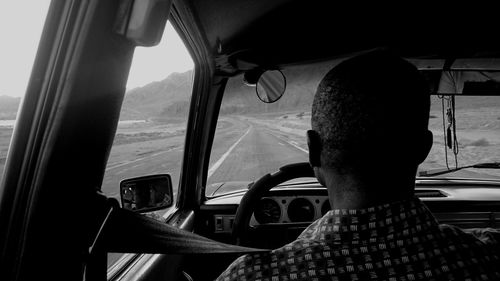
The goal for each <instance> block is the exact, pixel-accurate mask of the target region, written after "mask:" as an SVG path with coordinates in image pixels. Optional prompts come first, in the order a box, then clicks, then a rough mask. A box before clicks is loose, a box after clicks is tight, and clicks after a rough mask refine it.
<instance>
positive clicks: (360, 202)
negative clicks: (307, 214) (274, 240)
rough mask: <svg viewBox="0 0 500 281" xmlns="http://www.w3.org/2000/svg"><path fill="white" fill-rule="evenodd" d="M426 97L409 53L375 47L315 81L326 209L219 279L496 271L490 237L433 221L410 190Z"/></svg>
mask: <svg viewBox="0 0 500 281" xmlns="http://www.w3.org/2000/svg"><path fill="white" fill-rule="evenodd" d="M429 107H430V97H429V94H428V89H427V86H426V83H425V82H424V80H423V78H422V77H421V76H420V74H419V73H418V71H417V69H416V68H415V67H414V66H413V65H411V64H410V63H409V62H407V61H405V60H403V59H401V58H399V57H397V56H394V55H392V54H391V53H389V52H387V51H375V52H371V53H368V54H364V55H361V56H358V57H355V58H352V59H349V60H346V61H344V62H342V63H340V64H339V65H338V66H336V67H334V68H333V69H332V70H330V72H328V74H326V76H325V77H324V78H323V80H322V81H321V82H320V84H319V86H318V89H317V92H316V95H315V97H314V102H313V108H312V117H311V123H312V130H311V131H308V145H309V154H310V155H309V161H310V164H311V166H312V167H313V168H314V172H315V175H316V177H317V178H318V180H319V182H320V183H321V184H322V185H324V186H326V187H327V189H328V194H329V199H330V203H331V206H332V210H331V211H330V212H328V213H327V214H326V215H325V216H324V217H323V218H321V219H319V220H317V221H316V222H314V223H313V224H311V225H310V226H309V227H308V228H307V229H306V230H305V231H304V232H303V233H302V234H301V235H300V236H299V237H298V239H297V240H296V241H294V242H292V243H290V244H288V245H286V246H284V247H282V248H279V249H276V250H273V251H272V252H270V253H266V254H253V255H246V256H242V257H240V258H238V259H237V260H236V261H235V262H233V264H232V265H231V266H230V267H229V268H228V269H227V270H226V271H225V272H224V273H222V275H221V276H220V277H219V279H218V280H497V279H500V274H499V270H500V262H499V256H498V249H499V246H498V243H497V242H496V241H494V240H493V239H489V240H487V239H484V238H483V239H481V240H480V239H478V238H476V236H473V235H472V234H467V233H465V232H464V231H462V230H460V229H458V228H456V227H452V226H446V225H439V224H438V223H437V222H436V220H435V219H434V217H433V216H432V214H431V213H430V212H429V210H428V209H427V208H426V207H425V206H424V205H423V204H422V202H421V201H420V200H419V199H418V198H416V197H415V196H414V187H415V174H416V171H417V167H418V165H419V164H420V163H422V162H423V161H424V160H425V158H426V157H427V154H428V153H429V151H430V148H431V146H432V133H431V132H430V131H429V130H428V128H427V127H428V119H429Z"/></svg>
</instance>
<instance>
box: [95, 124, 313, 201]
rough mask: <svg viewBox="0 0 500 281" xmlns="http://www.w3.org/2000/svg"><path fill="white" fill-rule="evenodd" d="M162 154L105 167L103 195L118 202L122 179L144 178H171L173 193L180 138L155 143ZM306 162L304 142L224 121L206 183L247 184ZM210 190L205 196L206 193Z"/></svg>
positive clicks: (261, 126) (143, 154) (263, 128)
mask: <svg viewBox="0 0 500 281" xmlns="http://www.w3.org/2000/svg"><path fill="white" fill-rule="evenodd" d="M159 141H161V142H163V143H164V144H165V145H166V148H167V149H165V150H160V151H152V152H151V153H142V154H141V155H137V157H135V158H133V159H126V160H123V161H120V162H118V163H112V164H109V165H108V167H107V169H106V174H105V178H104V181H103V186H102V188H103V192H104V193H106V194H107V195H108V196H111V197H115V198H117V199H118V198H119V192H118V191H119V190H118V186H119V182H120V181H121V180H122V179H125V178H130V177H136V176H141V175H148V174H160V173H168V174H170V175H172V179H173V184H174V189H176V187H177V185H178V177H179V174H180V167H181V161H182V153H183V141H184V139H183V136H175V137H171V138H166V139H162V140H159ZM302 161H307V150H306V146H305V139H303V140H300V139H293V138H291V137H290V136H288V135H286V134H282V133H280V132H279V131H276V130H272V129H270V128H268V127H266V126H263V125H260V124H258V123H254V122H251V121H249V120H246V119H243V118H224V119H223V120H222V122H220V124H219V127H218V128H217V133H216V137H215V140H214V143H213V148H212V154H211V157H210V165H209V167H210V168H209V171H208V177H209V178H208V183H209V184H210V183H217V182H226V181H251V180H255V179H258V178H259V177H261V176H262V175H265V174H266V173H270V172H273V171H276V170H277V169H278V168H279V167H281V166H283V165H286V164H290V163H294V162H302ZM209 188H210V187H208V188H207V192H210V191H211V190H209Z"/></svg>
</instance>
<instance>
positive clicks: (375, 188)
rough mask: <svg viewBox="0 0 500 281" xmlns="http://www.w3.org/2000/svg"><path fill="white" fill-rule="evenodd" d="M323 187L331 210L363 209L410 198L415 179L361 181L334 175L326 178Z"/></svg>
mask: <svg viewBox="0 0 500 281" xmlns="http://www.w3.org/2000/svg"><path fill="white" fill-rule="evenodd" d="M325 185H326V187H327V189H328V196H329V199H330V204H331V206H332V209H363V208H368V207H372V206H377V205H382V204H386V203H391V202H396V201H401V200H406V199H409V198H411V197H412V196H413V195H414V186H415V179H414V178H410V179H408V180H405V181H403V180H397V179H393V178H391V179H383V180H381V179H380V178H378V179H375V178H373V179H370V180H369V181H363V180H359V178H358V177H355V176H352V175H335V176H330V177H327V178H326V179H325Z"/></svg>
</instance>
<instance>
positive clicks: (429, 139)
mask: <svg viewBox="0 0 500 281" xmlns="http://www.w3.org/2000/svg"><path fill="white" fill-rule="evenodd" d="M432 143H433V135H432V132H431V131H429V130H426V131H425V134H423V136H422V140H421V143H420V149H419V150H418V155H416V156H417V161H418V164H421V163H422V162H424V161H425V159H426V158H427V155H429V152H430V151H431V148H432Z"/></svg>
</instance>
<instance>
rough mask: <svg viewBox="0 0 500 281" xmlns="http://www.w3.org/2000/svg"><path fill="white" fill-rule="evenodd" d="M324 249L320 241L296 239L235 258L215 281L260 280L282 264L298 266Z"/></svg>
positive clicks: (324, 245)
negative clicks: (283, 244)
mask: <svg viewBox="0 0 500 281" xmlns="http://www.w3.org/2000/svg"><path fill="white" fill-rule="evenodd" d="M325 247H326V248H328V247H329V246H328V245H327V244H326V243H324V242H322V241H318V240H310V239H297V240H295V241H293V242H291V243H289V244H286V245H285V246H283V247H281V248H277V249H274V250H272V251H269V252H263V253H253V254H246V255H243V256H240V257H239V258H237V259H236V260H235V261H234V262H233V263H232V264H231V265H230V266H229V267H228V268H227V269H226V270H225V271H224V272H223V273H222V274H221V275H220V276H219V278H218V279H217V280H219V281H222V280H224V281H230V280H240V279H242V277H244V279H246V280H254V279H260V278H262V277H263V276H269V275H272V274H273V271H276V270H279V268H281V269H283V266H282V265H283V264H287V265H290V264H300V263H302V262H305V261H307V260H308V259H312V253H314V252H315V251H318V250H320V249H321V250H324V249H325ZM309 255H311V256H310V257H309ZM274 273H275V272H274Z"/></svg>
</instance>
